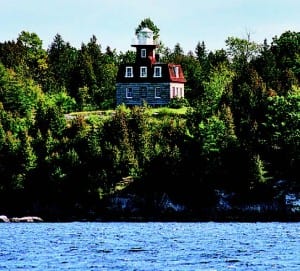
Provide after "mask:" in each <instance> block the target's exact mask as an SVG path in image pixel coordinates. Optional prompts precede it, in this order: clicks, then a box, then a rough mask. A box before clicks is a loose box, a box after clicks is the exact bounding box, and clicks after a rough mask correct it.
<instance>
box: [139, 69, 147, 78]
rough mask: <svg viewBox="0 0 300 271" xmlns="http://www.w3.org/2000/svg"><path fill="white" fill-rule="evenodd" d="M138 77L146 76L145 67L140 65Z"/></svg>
mask: <svg viewBox="0 0 300 271" xmlns="http://www.w3.org/2000/svg"><path fill="white" fill-rule="evenodd" d="M140 77H147V67H144V66H143V67H140Z"/></svg>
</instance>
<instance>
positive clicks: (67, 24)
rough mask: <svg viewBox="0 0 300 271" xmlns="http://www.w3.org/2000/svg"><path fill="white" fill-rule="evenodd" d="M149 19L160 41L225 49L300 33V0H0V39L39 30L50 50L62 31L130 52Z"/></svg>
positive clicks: (77, 40) (71, 38) (74, 40)
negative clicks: (238, 41)
mask: <svg viewBox="0 0 300 271" xmlns="http://www.w3.org/2000/svg"><path fill="white" fill-rule="evenodd" d="M147 17H150V18H151V20H152V21H153V22H154V23H155V24H156V25H157V26H158V28H160V39H161V40H162V42H163V43H164V44H165V45H166V46H168V47H169V48H171V49H173V48H174V46H175V44H176V43H179V44H180V45H181V47H182V48H183V49H184V51H185V53H187V52H188V51H190V50H191V51H194V49H195V47H196V45H197V43H198V42H199V41H200V42H202V41H204V42H205V44H206V47H207V49H208V50H209V51H214V50H216V49H221V48H225V40H226V39H227V38H228V37H229V36H234V37H239V38H246V34H247V33H250V34H251V39H252V40H253V41H255V42H258V43H262V42H263V40H264V39H265V38H267V40H268V42H269V43H271V41H272V38H273V37H274V36H275V35H277V36H280V35H281V34H282V33H283V32H285V31H287V30H291V31H297V32H299V31H300V0H203V1H202V0H144V1H143V0H44V1H43V0H0V42H4V41H7V40H16V39H17V37H18V35H19V33H20V32H21V31H23V30H24V31H29V32H34V33H36V34H37V35H38V36H39V37H40V38H41V39H42V40H43V46H44V48H45V49H46V48H48V47H49V45H50V44H51V42H52V41H53V38H54V36H55V35H56V34H57V33H59V34H60V35H61V36H62V38H63V39H64V41H66V42H70V43H71V45H72V46H75V47H77V48H79V47H80V45H81V43H82V42H84V43H87V42H88V41H89V40H90V38H91V37H92V35H95V36H96V37H97V39H98V42H99V43H100V44H101V46H102V48H103V50H104V49H105V48H106V47H107V46H110V47H111V48H112V49H116V50H117V52H119V51H123V52H125V51H127V50H131V49H132V48H131V46H130V45H131V42H132V39H133V38H134V31H135V28H136V27H137V26H138V25H139V23H140V22H141V21H142V20H143V19H144V18H147Z"/></svg>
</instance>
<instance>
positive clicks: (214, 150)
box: [0, 31, 300, 216]
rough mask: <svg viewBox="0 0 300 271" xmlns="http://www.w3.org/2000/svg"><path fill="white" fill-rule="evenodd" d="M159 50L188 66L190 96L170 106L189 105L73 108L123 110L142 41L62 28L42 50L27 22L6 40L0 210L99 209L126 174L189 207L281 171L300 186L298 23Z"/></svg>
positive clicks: (256, 185)
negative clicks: (180, 109)
mask: <svg viewBox="0 0 300 271" xmlns="http://www.w3.org/2000/svg"><path fill="white" fill-rule="evenodd" d="M160 53H161V58H162V60H163V61H165V62H175V63H178V64H181V65H182V67H183V70H184V73H185V77H186V79H187V83H186V86H185V94H186V99H185V100H184V101H175V102H173V104H172V105H173V106H174V105H178V106H180V104H182V103H183V104H184V105H185V106H188V110H187V113H186V114H185V115H184V116H179V115H173V114H165V115H163V116H156V117H153V116H152V115H151V114H150V109H149V108H147V106H144V107H135V108H130V109H129V108H126V107H125V106H120V107H118V108H117V109H116V110H115V111H114V113H112V114H111V116H108V117H107V116H99V115H95V114H90V115H88V117H84V116H83V115H78V117H75V118H68V116H69V115H66V114H67V113H70V112H72V111H84V110H85V111H87V110H104V109H115V79H116V73H117V70H118V66H119V64H120V63H122V62H133V61H134V57H135V56H134V52H132V51H128V52H125V53H122V52H120V53H117V52H116V50H112V49H110V48H106V50H105V52H103V51H102V48H101V45H100V44H99V43H98V42H97V39H96V37H95V36H93V37H92V38H91V40H90V41H89V42H88V43H87V44H82V46H81V48H80V49H76V48H74V47H72V46H71V45H70V44H69V43H68V42H65V41H64V40H63V39H62V37H61V36H60V35H56V36H55V38H54V40H53V42H52V44H51V45H50V46H49V48H48V49H47V50H45V49H43V46H42V41H41V40H40V39H39V37H38V36H37V35H36V34H35V33H29V32H25V31H24V32H22V33H21V34H20V35H19V37H18V38H17V40H16V41H14V40H13V41H5V42H3V43H0V213H1V212H3V213H6V214H7V210H9V211H10V212H12V213H16V212H20V213H24V212H26V211H28V210H30V211H35V212H36V214H38V213H39V212H42V213H46V214H48V215H50V216H51V214H52V213H55V214H56V215H57V214H59V213H60V212H61V214H65V213H76V212H82V211H86V210H94V209H97V207H99V200H100V199H102V198H104V197H105V195H109V194H111V193H113V192H114V189H115V187H116V185H117V184H118V183H119V182H120V181H121V180H122V178H124V177H127V176H131V177H133V178H134V180H135V181H134V183H133V184H132V187H134V189H135V191H139V192H140V193H142V194H144V196H145V198H147V197H148V198H153V197H155V195H159V194H162V193H166V194H168V195H169V197H171V198H172V199H174V200H177V201H178V202H182V203H184V204H186V205H187V206H191V207H192V208H197V207H199V206H206V205H210V204H212V203H213V202H214V201H215V196H216V190H225V191H230V192H234V193H235V194H236V195H237V196H236V200H244V201H245V200H247V201H252V200H255V201H263V200H272V199H273V198H274V196H279V195H280V193H279V192H278V191H277V190H276V187H275V185H274V184H277V183H278V181H279V180H284V184H285V186H286V189H291V190H299V179H300V178H299V177H300V176H299V175H300V172H299V166H300V121H299V120H300V33H296V32H290V31H288V32H285V33H283V34H282V35H281V36H280V37H274V38H273V40H272V42H271V44H268V43H267V41H265V42H264V43H263V44H257V43H254V42H252V41H251V40H250V37H248V38H247V39H240V38H235V37H230V38H228V39H227V40H226V50H225V49H221V50H217V51H215V52H208V51H207V48H206V46H205V43H204V42H202V43H200V42H199V43H198V44H197V46H196V48H195V51H194V52H188V53H184V52H183V50H182V48H181V47H180V44H176V45H175V47H174V49H173V50H171V49H169V48H166V47H164V46H163V44H161V48H160ZM277 189H278V188H277Z"/></svg>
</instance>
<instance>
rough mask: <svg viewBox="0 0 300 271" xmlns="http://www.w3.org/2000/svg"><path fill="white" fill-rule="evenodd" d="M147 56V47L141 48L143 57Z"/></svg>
mask: <svg viewBox="0 0 300 271" xmlns="http://www.w3.org/2000/svg"><path fill="white" fill-rule="evenodd" d="M146 56H147V51H146V49H141V57H142V58H146Z"/></svg>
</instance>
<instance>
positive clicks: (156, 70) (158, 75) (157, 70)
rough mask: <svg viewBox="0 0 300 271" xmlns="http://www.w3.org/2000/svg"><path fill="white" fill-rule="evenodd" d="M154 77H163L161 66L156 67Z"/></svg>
mask: <svg viewBox="0 0 300 271" xmlns="http://www.w3.org/2000/svg"><path fill="white" fill-rule="evenodd" d="M153 77H161V67H154V75H153Z"/></svg>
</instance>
